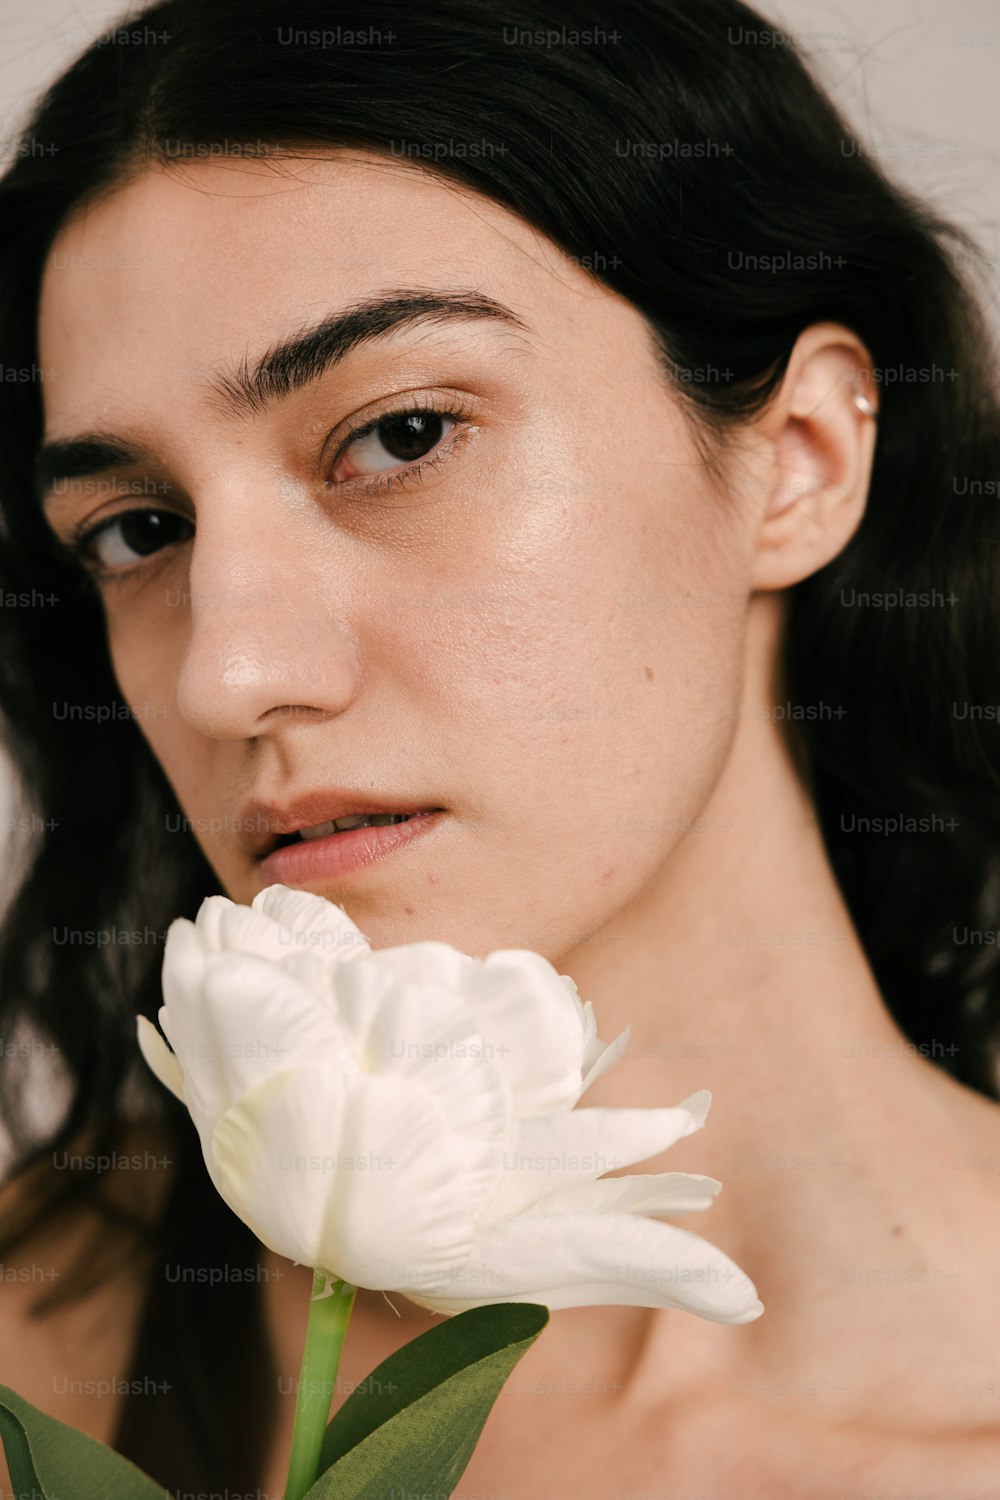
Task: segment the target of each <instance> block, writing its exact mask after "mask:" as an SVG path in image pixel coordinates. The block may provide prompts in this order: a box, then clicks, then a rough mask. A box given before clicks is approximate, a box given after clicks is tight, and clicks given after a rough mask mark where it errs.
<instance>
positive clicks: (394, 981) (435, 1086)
mask: <svg viewBox="0 0 1000 1500" xmlns="http://www.w3.org/2000/svg"><path fill="white" fill-rule="evenodd" d="M334 989H335V996H336V1005H337V1010H338V1014H339V1016H340V1018H341V1020H342V1022H343V1024H344V1026H345V1028H346V1029H347V1031H348V1033H349V1034H350V1037H351V1041H352V1044H353V1047H354V1049H355V1052H356V1055H357V1057H358V1059H359V1065H360V1066H361V1068H362V1069H363V1070H364V1071H365V1072H367V1073H369V1074H377V1075H378V1076H379V1077H383V1078H388V1077H401V1078H406V1079H409V1080H410V1081H411V1082H412V1083H414V1084H415V1085H416V1086H418V1087H419V1088H421V1089H423V1090H424V1091H425V1092H426V1093H427V1094H429V1095H430V1096H431V1097H432V1098H433V1099H434V1102H435V1104H436V1105H437V1107H438V1108H439V1110H440V1111H441V1113H442V1114H443V1115H444V1118H445V1120H446V1121H447V1124H448V1126H449V1128H450V1129H451V1130H452V1131H454V1133H455V1137H456V1144H457V1146H458V1148H459V1149H460V1150H461V1151H462V1153H463V1156H464V1161H465V1173H466V1178H467V1183H468V1191H469V1203H468V1210H469V1212H470V1213H472V1212H474V1211H475V1209H476V1207H477V1206H478V1205H479V1203H480V1202H481V1201H482V1199H483V1198H484V1197H485V1195H486V1194H487V1192H489V1191H491V1190H492V1188H493V1185H494V1183H495V1181H496V1178H497V1176H498V1174H499V1172H500V1156H501V1151H502V1150H503V1148H504V1146H505V1145H506V1144H507V1141H508V1139H509V1133H510V1132H509V1127H510V1124H511V1119H512V1115H511V1100H510V1091H509V1089H508V1087H507V1082H506V1079H505V1077H504V1074H503V1070H502V1068H501V1067H500V1066H499V1065H498V1062H497V1060H496V1059H495V1058H494V1057H493V1055H492V1051H491V1049H490V1047H489V1044H488V1043H487V1042H485V1041H484V1039H483V1037H481V1036H480V1035H479V1032H478V1031H477V1030H476V1024H475V1015H474V1012H473V1009H472V1007H471V1006H470V1005H468V1004H467V1002H466V1001H465V1000H464V999H463V997H462V996H461V995H458V994H455V993H453V992H452V991H448V990H444V989H441V988H429V987H422V988H416V987H415V986H412V985H409V984H404V983H403V982H402V981H401V980H400V979H399V978H398V977H397V976H396V975H395V974H394V973H391V972H389V971H388V970H387V969H386V968H385V967H384V966H383V965H382V964H381V962H380V955H379V954H374V955H373V956H372V957H371V958H370V959H363V960H360V961H359V962H358V963H354V964H350V965H347V966H346V967H342V968H341V969H340V970H339V971H338V973H337V975H336V977H335V980H334Z"/></svg>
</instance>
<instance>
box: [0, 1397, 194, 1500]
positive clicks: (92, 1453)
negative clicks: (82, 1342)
mask: <svg viewBox="0 0 1000 1500" xmlns="http://www.w3.org/2000/svg"><path fill="white" fill-rule="evenodd" d="M0 1439H2V1440H3V1446H4V1450H5V1452H6V1454H7V1467H8V1468H9V1469H10V1477H11V1482H12V1483H13V1486H14V1497H15V1500H170V1497H169V1496H168V1494H167V1492H166V1490H161V1489H160V1486H159V1485H158V1484H154V1483H153V1481H152V1480H151V1479H150V1478H149V1476H148V1475H147V1474H144V1473H143V1472H142V1470H141V1469H137V1468H136V1466H135V1464H133V1463H130V1462H129V1460H128V1459H127V1458H122V1456H121V1454H120V1453H116V1452H115V1451H114V1449H113V1448H108V1447H106V1446H105V1444H104V1443H99V1442H98V1441H97V1439H96V1438H92V1437H88V1436H87V1434H86V1433H84V1432H77V1430H76V1428H75V1427H68V1426H67V1425H66V1423H65V1422H59V1421H57V1420H56V1418H55V1417H49V1416H46V1414H45V1412H42V1411H39V1410H38V1408H37V1406H32V1404H31V1402H30V1401H25V1399H24V1397H23V1396H19V1395H18V1394H17V1392H16V1391H12V1390H11V1388H10V1386H7V1385H0Z"/></svg>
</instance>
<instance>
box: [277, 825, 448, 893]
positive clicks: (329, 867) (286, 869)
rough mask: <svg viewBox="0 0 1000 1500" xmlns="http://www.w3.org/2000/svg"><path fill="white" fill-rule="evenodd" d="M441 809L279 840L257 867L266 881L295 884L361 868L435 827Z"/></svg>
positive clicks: (350, 872)
mask: <svg viewBox="0 0 1000 1500" xmlns="http://www.w3.org/2000/svg"><path fill="white" fill-rule="evenodd" d="M443 817H444V810H443V809H442V810H441V811H439V812H432V813H414V814H413V815H412V817H410V818H408V819H407V821H406V822H405V823H385V824H383V825H382V827H380V828H372V827H368V828H348V829H346V830H345V832H343V833H330V834H327V836H326V838H324V839H308V840H305V839H300V840H299V841H298V842H297V843H294V844H282V846H281V848H280V849H275V850H274V852H273V853H272V854H269V855H268V856H267V858H266V859H262V860H261V861H260V871H261V874H262V875H263V876H264V877H265V879H266V881H267V883H268V884H269V885H296V884H301V883H302V882H304V881H307V880H329V879H331V878H338V877H340V876H342V875H350V874H352V872H353V871H355V870H363V869H364V868H365V866H366V865H373V864H374V863H375V861H376V860H379V859H384V858H385V856H386V855H387V854H392V853H394V852H395V850H397V849H402V848H403V846H404V845H406V844H412V843H413V840H414V839H418V838H420V837H421V835H423V834H425V833H430V831H431V829H432V828H436V827H437V826H438V824H439V823H440V821H441V819H442V818H443Z"/></svg>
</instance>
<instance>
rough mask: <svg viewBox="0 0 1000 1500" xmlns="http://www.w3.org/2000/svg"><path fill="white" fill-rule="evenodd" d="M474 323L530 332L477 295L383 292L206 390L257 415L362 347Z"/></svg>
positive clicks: (223, 375)
mask: <svg viewBox="0 0 1000 1500" xmlns="http://www.w3.org/2000/svg"><path fill="white" fill-rule="evenodd" d="M478 318H494V319H497V320H498V321H500V322H502V323H505V324H506V325H507V326H508V327H510V328H516V329H520V330H521V331H522V332H525V333H527V332H530V329H529V328H528V325H527V324H526V323H525V322H524V321H523V320H522V319H521V318H520V317H518V315H517V313H515V312H514V310H513V308H510V307H507V306H506V305H505V304H504V303H502V302H495V301H494V300H493V298H492V297H486V296H483V295H482V294H481V293H479V292H468V291H466V292H461V291H454V292H452V291H437V290H435V291H419V290H409V289H407V290H403V291H393V292H385V293H381V294H379V295H378V296H376V297H370V298H368V299H366V300H365V301H363V302H357V303H355V304H353V305H352V306H350V307H346V308H343V309H342V310H341V311H340V312H337V313H335V314H334V315H333V316H332V317H329V318H324V319H323V321H322V322H321V323H317V324H315V325H314V326H313V327H312V328H307V329H306V330H305V331H304V332H302V333H297V334H295V335H294V336H293V337H292V338H289V339H283V340H282V341H281V343H279V344H275V345H274V346H273V347H272V348H270V349H268V350H267V351H266V353H264V354H263V355H261V357H260V358H259V359H258V360H257V361H256V362H255V363H254V364H252V365H251V362H250V359H249V357H247V358H245V359H244V360H243V362H242V363H241V364H240V366H239V368H238V369H229V370H226V369H222V370H220V371H218V372H217V373H216V375H215V376H214V377H213V379H212V380H211V382H210V387H211V389H212V390H214V391H215V392H216V393H217V394H218V395H219V396H220V397H221V399H222V403H223V405H224V407H225V409H226V410H227V411H228V412H230V413H231V414H232V415H233V416H243V415H250V414H255V413H257V412H260V411H263V410H265V408H266V407H267V406H269V405H271V404H272V403H273V402H275V401H278V400H281V398H282V397H284V396H288V395H290V394H291V393H292V392H293V391H296V390H299V389H301V387H302V386H304V385H308V384H309V383H310V382H311V381H314V380H318V379H319V378H320V376H322V375H325V374H326V373H327V371H328V370H331V369H332V368H333V367H334V366H335V365H338V364H339V363H340V362H341V361H342V360H343V359H346V357H347V355H348V354H350V353H351V351H352V350H354V349H357V348H358V347H359V346H360V345H362V344H369V343H372V342H374V340H376V339H380V338H384V337H385V336H386V334H389V333H392V332H395V330H396V329H398V328H404V327H413V326H414V325H415V324H421V323H443V322H466V323H468V322H471V321H472V320H474V319H478Z"/></svg>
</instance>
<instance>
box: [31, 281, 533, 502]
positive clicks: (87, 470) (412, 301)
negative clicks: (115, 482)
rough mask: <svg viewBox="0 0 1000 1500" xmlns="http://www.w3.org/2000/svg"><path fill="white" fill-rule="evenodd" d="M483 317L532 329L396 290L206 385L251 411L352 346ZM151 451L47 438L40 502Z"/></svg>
mask: <svg viewBox="0 0 1000 1500" xmlns="http://www.w3.org/2000/svg"><path fill="white" fill-rule="evenodd" d="M482 318H492V319H495V320H497V321H499V322H502V323H503V324H504V325H506V326H507V327H508V328H511V329H514V330H518V331H520V332H521V333H529V332H530V331H531V330H530V328H529V326H528V324H526V323H525V322H524V321H523V319H521V318H520V317H519V316H518V314H517V313H516V312H514V310H513V308H510V307H507V306H506V305H505V304H504V303H502V302H496V301H495V300H494V299H493V298H492V297H487V296H484V295H483V294H482V293H479V292H475V291H460V290H456V291H447V290H443V291H442V290H432V291H427V290H419V289H404V290H399V291H390V292H385V293H380V294H378V295H376V296H373V297H369V298H367V299H365V300H364V301H362V302H357V303H354V304H352V305H351V306H349V307H346V308H342V309H340V310H339V311H338V312H336V313H334V314H332V315H331V316H328V317H326V318H323V319H322V320H321V321H320V322H318V323H315V324H313V325H312V326H311V327H308V328H306V329H305V330H302V331H299V332H297V333H295V334H292V335H290V336H289V337H288V338H286V339H282V340H280V341H279V342H278V343H277V344H274V345H272V346H271V347H270V348H268V349H267V350H265V352H264V353H263V354H262V355H260V356H259V357H258V358H257V359H256V360H253V361H251V359H250V356H249V355H247V356H245V357H244V359H243V360H242V361H241V363H240V364H239V365H238V366H236V367H232V366H222V367H220V368H219V369H217V370H216V371H215V373H214V374H213V375H212V377H211V378H210V379H209V381H208V383H207V392H210V393H214V394H215V396H216V397H217V398H218V400H219V401H220V402H221V405H222V409H223V411H224V412H225V413H226V414H227V415H229V416H231V417H233V418H239V417H245V416H248V415H253V414H256V413H258V412H262V411H265V410H266V409H267V407H268V406H272V405H274V404H275V403H276V402H278V401H280V400H282V399H283V398H284V397H286V396H289V395H291V394H292V392H293V391H297V390H300V389H302V387H303V386H306V385H309V384H311V383H312V382H313V381H316V380H319V379H320V377H321V376H323V375H325V374H326V373H327V372H328V371H329V370H331V369H333V368H334V367H335V366H336V365H338V364H340V363H341V361H343V360H344V359H346V357H347V356H348V354H350V353H351V352H352V350H354V349H357V348H359V347H360V346H361V345H363V344H369V343H373V342H375V341H376V340H378V339H380V338H384V337H386V335H388V334H390V333H392V332H394V331H395V330H397V329H399V328H409V327H413V326H415V325H420V324H425V323H427V324H429V323H441V322H466V323H467V322H471V321H473V320H478V319H482ZM152 457H153V456H152V455H151V454H150V453H149V451H148V450H147V449H145V448H143V447H141V446H138V445H136V444H133V443H129V442H126V441H124V440H123V439H121V438H117V437H115V436H114V435H113V434H111V433H106V432H100V431H95V432H86V433H81V434H79V436H77V437H71V438H56V439H53V440H52V441H50V442H47V443H44V444H43V445H42V447H41V448H40V449H39V452H38V456H37V458H36V460H35V466H34V480H35V490H36V494H37V497H38V500H39V503H40V504H41V505H42V506H43V507H45V506H46V505H47V503H48V502H49V500H51V498H52V495H51V492H52V490H53V489H54V487H55V485H56V484H57V483H59V482H64V481H67V480H73V479H82V478H85V477H87V476H92V475H94V474H98V473H106V472H109V471H114V470H115V469H123V468H126V467H128V466H130V465H134V464H142V463H150V462H151V461H152Z"/></svg>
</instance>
